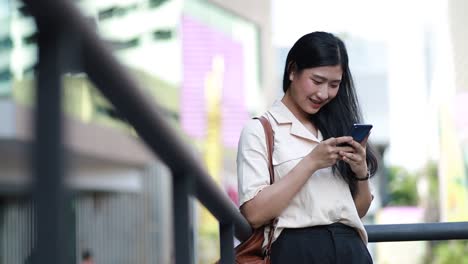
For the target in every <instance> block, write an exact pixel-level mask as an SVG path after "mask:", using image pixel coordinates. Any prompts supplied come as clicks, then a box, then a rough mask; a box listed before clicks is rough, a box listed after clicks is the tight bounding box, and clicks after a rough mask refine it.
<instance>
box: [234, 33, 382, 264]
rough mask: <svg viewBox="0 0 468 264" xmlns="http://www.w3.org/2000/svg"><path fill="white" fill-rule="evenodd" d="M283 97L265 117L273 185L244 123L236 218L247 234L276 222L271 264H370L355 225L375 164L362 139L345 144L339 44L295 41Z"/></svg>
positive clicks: (251, 129) (348, 118)
mask: <svg viewBox="0 0 468 264" xmlns="http://www.w3.org/2000/svg"><path fill="white" fill-rule="evenodd" d="M283 90H284V92H285V94H284V96H283V98H282V99H281V100H280V101H277V102H275V103H274V104H273V106H272V107H271V108H270V109H269V110H268V111H267V113H266V114H265V116H266V117H267V118H268V120H269V121H270V123H271V125H272V128H273V131H274V151H273V166H274V173H275V183H274V184H273V185H271V186H270V185H269V174H268V167H267V160H268V159H267V155H268V153H267V149H266V144H265V135H264V131H263V128H262V125H261V123H260V122H259V121H258V120H251V121H249V122H248V123H247V124H246V126H245V127H244V129H243V131H242V134H241V138H240V141H239V149H238V156H237V163H238V181H239V182H238V186H239V202H240V209H241V212H242V214H243V215H244V216H245V217H246V219H247V220H248V221H249V223H250V224H251V225H252V227H254V228H257V227H260V226H262V225H265V224H267V223H269V222H270V221H271V220H272V219H274V218H278V222H277V226H276V229H275V230H274V236H273V244H272V250H271V251H272V252H271V261H272V263H273V264H276V263H298V264H300V263H308V264H309V263H321V264H323V263H372V259H371V257H370V255H369V252H368V251H367V248H366V244H367V234H366V231H365V229H364V226H363V224H362V222H361V220H360V219H361V218H362V217H364V216H365V214H366V213H367V210H368V209H369V206H370V204H371V201H372V199H373V196H372V194H371V193H370V190H369V181H368V179H369V177H370V176H371V175H373V174H374V173H375V172H376V170H377V159H376V157H375V155H374V154H373V153H372V152H371V151H370V149H369V148H368V146H367V137H366V139H364V141H363V142H356V141H354V140H353V139H352V137H349V136H344V135H345V134H346V133H347V132H348V131H349V129H350V128H351V126H352V125H353V124H354V123H359V122H360V121H361V114H360V110H359V106H358V102H357V98H356V93H355V90H354V86H353V81H352V77H351V73H350V70H349V67H348V55H347V51H346V48H345V45H344V44H343V42H342V41H341V40H340V39H339V38H337V37H335V36H334V35H332V34H330V33H326V32H313V33H310V34H307V35H305V36H303V37H301V38H300V39H299V40H298V41H297V42H296V43H295V44H294V46H293V47H292V48H291V50H290V51H289V53H288V56H287V59H286V65H285V70H284V76H283ZM266 229H268V228H266ZM267 232H268V230H266V231H265V233H267ZM266 239H267V237H266V236H265V240H266ZM265 244H266V242H265Z"/></svg>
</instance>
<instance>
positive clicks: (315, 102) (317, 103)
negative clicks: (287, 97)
mask: <svg viewBox="0 0 468 264" xmlns="http://www.w3.org/2000/svg"><path fill="white" fill-rule="evenodd" d="M309 100H310V101H311V102H312V107H313V108H320V107H321V106H322V103H323V102H322V101H317V100H314V99H311V98H309Z"/></svg>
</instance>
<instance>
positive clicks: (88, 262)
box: [81, 249, 94, 264]
mask: <svg viewBox="0 0 468 264" xmlns="http://www.w3.org/2000/svg"><path fill="white" fill-rule="evenodd" d="M81 264H94V259H93V254H92V252H91V250H89V249H86V250H84V251H83V253H82V254H81Z"/></svg>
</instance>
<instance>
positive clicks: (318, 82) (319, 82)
mask: <svg viewBox="0 0 468 264" xmlns="http://www.w3.org/2000/svg"><path fill="white" fill-rule="evenodd" d="M312 81H313V82H314V84H316V85H320V84H322V83H323V82H321V81H317V80H315V79H312Z"/></svg>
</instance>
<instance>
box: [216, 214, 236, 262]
mask: <svg viewBox="0 0 468 264" xmlns="http://www.w3.org/2000/svg"><path fill="white" fill-rule="evenodd" d="M219 242H220V248H221V262H220V263H221V264H234V224H232V223H226V224H224V223H221V222H220V223H219Z"/></svg>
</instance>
